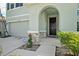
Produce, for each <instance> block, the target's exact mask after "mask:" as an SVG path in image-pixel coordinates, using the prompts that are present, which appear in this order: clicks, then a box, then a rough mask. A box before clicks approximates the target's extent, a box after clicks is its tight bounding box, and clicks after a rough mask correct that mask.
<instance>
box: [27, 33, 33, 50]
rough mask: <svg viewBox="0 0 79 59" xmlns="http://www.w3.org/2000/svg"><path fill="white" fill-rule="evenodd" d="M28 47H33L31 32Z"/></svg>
mask: <svg viewBox="0 0 79 59" xmlns="http://www.w3.org/2000/svg"><path fill="white" fill-rule="evenodd" d="M27 47H28V48H31V47H32V35H31V34H30V35H29V39H28V43H27Z"/></svg>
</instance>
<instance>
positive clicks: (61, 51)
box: [55, 46, 74, 56]
mask: <svg viewBox="0 0 79 59" xmlns="http://www.w3.org/2000/svg"><path fill="white" fill-rule="evenodd" d="M55 56H74V55H72V54H70V52H69V49H68V48H67V47H65V46H62V47H57V46H56V52H55Z"/></svg>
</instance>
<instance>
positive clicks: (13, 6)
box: [7, 3, 23, 10]
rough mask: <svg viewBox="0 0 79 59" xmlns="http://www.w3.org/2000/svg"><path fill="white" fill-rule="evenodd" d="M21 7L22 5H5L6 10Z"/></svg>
mask: <svg viewBox="0 0 79 59" xmlns="http://www.w3.org/2000/svg"><path fill="white" fill-rule="evenodd" d="M21 6H23V3H7V10H9V9H13V8H17V7H21Z"/></svg>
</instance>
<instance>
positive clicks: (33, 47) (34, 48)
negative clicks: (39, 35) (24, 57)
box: [19, 44, 40, 51]
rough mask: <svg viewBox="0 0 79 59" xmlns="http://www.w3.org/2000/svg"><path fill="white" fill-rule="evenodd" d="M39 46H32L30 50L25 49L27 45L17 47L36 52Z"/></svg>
mask: <svg viewBox="0 0 79 59" xmlns="http://www.w3.org/2000/svg"><path fill="white" fill-rule="evenodd" d="M39 46H40V44H33V45H32V47H31V48H29V47H27V44H25V45H23V46H21V47H19V49H24V50H29V51H36V50H37V49H38V48H39Z"/></svg>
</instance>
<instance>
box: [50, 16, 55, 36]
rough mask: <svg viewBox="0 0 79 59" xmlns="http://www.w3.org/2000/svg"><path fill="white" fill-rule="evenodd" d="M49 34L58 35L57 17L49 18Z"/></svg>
mask: <svg viewBox="0 0 79 59" xmlns="http://www.w3.org/2000/svg"><path fill="white" fill-rule="evenodd" d="M49 35H56V17H51V18H49Z"/></svg>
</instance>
